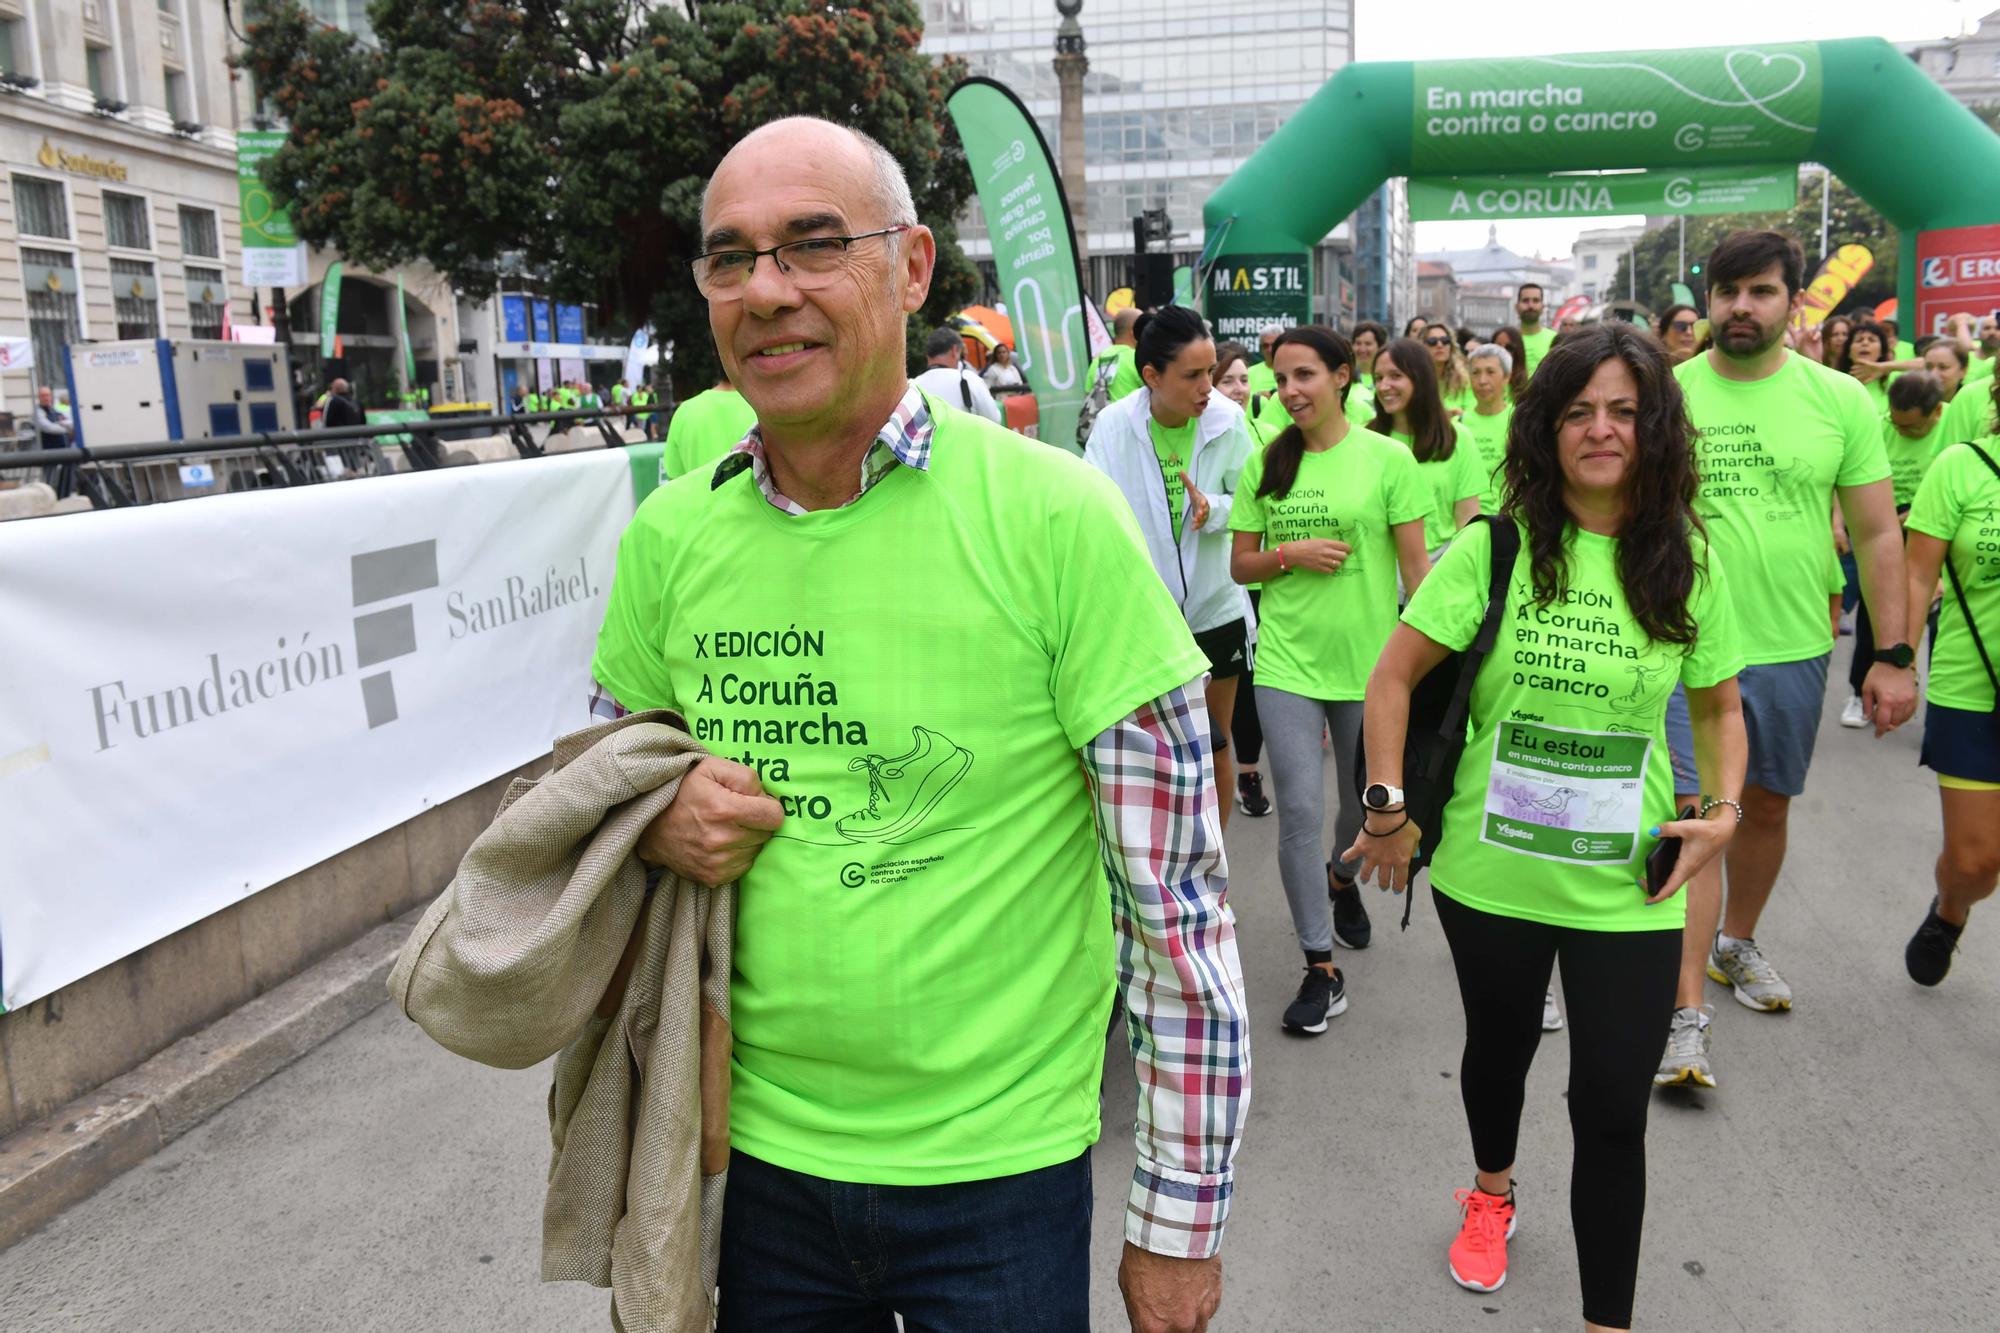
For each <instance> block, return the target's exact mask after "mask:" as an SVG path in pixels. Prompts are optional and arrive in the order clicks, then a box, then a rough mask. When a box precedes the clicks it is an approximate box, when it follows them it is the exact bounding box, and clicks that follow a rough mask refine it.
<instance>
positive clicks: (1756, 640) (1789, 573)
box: [1674, 353, 1889, 666]
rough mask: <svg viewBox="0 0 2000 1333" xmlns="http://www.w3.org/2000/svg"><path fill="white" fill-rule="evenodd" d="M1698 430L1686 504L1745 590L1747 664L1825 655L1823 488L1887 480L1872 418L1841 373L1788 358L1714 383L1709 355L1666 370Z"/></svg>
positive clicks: (1828, 540) (1828, 498) (1826, 491)
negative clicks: (1696, 469) (1758, 372)
mask: <svg viewBox="0 0 2000 1333" xmlns="http://www.w3.org/2000/svg"><path fill="white" fill-rule="evenodd" d="M1674 377H1675V378H1676V379H1677V380H1679V381H1680V385H1681V391H1682V392H1683V393H1684V394H1685V395H1686V397H1687V406H1688V415H1689V417H1690V418H1692V419H1693V421H1694V426H1695V430H1696V432H1697V433H1698V434H1699V435H1700V436H1701V441H1700V444H1699V450H1700V467H1701V474H1700V480H1701V490H1700V492H1699V493H1698V494H1697V495H1696V496H1695V509H1696V511H1697V512H1699V513H1700V515H1701V517H1702V521H1703V523H1704V524H1706V525H1707V528H1708V536H1709V540H1710V541H1711V542H1713V543H1714V544H1715V550H1716V552H1717V554H1718V555H1719V556H1720V557H1721V562H1722V564H1723V565H1724V566H1725V567H1726V568H1727V569H1728V570H1729V573H1730V579H1731V581H1732V582H1733V583H1734V584H1735V585H1736V586H1737V587H1738V588H1739V589H1742V590H1743V593H1742V595H1743V596H1745V597H1754V598H1755V599H1756V601H1755V607H1756V613H1755V614H1754V615H1751V614H1745V615H1744V616H1743V617H1742V618H1741V619H1742V621H1743V625H1742V633H1743V650H1744V652H1745V653H1746V654H1747V655H1748V661H1749V662H1750V664H1751V665H1753V666H1760V665H1764V664H1767V663H1771V662H1802V661H1805V660H1806V659H1808V658H1813V657H1818V656H1820V655H1821V654H1823V653H1829V652H1832V651H1833V627H1832V626H1831V625H1830V624H1829V623H1828V621H1827V615H1826V603H1825V602H1823V601H1821V600H1820V597H1821V594H1820V593H1817V592H1814V591H1813V589H1815V588H1818V587H1820V586H1821V585H1822V584H1823V583H1824V582H1825V574H1826V564H1827V561H1828V560H1829V559H1830V558H1831V557H1832V553H1833V492H1834V488H1835V487H1836V486H1864V485H1867V484H1868V483H1870V482H1875V481H1881V480H1882V479H1883V478H1885V477H1887V476H1888V475H1889V461H1888V459H1887V458H1886V457H1885V456H1884V455H1883V452H1882V429H1881V426H1880V421H1881V414H1880V413H1879V412H1878V411H1877V410H1876V407H1875V400H1874V399H1873V398H1871V397H1869V395H1868V393H1867V391H1866V390H1864V389H1863V388H1862V387H1861V384H1860V382H1859V381H1858V380H1856V379H1855V378H1854V377H1853V376H1851V375H1843V374H1841V373H1840V372H1838V371H1835V370H1830V369H1828V368H1827V367H1825V366H1822V365H1820V364H1819V363H1818V362H1817V361H1812V360H1809V359H1807V358H1806V357H1803V356H1799V355H1797V354H1796V353H1792V354H1788V355H1787V356H1786V357H1785V360H1784V363H1783V364H1782V365H1781V366H1780V367H1779V368H1778V370H1777V372H1776V373H1775V374H1772V375H1769V376H1766V377H1765V378H1764V379H1761V380H1755V381H1751V382H1748V383H1745V382H1741V381H1737V380H1726V379H1724V378H1723V377H1722V376H1721V375H1719V374H1717V373H1716V371H1715V368H1714V367H1713V366H1711V365H1710V364H1709V356H1708V354H1707V353H1704V354H1703V355H1701V356H1697V357H1694V358H1692V359H1691V360H1688V361H1684V362H1682V363H1681V364H1680V365H1678V366H1676V367H1674Z"/></svg>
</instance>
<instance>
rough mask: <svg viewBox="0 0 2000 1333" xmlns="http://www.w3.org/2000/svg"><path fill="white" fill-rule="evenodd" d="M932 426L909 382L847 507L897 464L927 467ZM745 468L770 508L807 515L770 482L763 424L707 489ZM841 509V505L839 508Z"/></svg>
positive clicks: (921, 398) (928, 412)
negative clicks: (754, 479)
mask: <svg viewBox="0 0 2000 1333" xmlns="http://www.w3.org/2000/svg"><path fill="white" fill-rule="evenodd" d="M935 428H936V423H935V422H934V421H933V420H932V418H931V408H930V404H929V403H928V402H926V401H925V400H924V395H923V392H922V390H920V389H918V388H917V386H916V385H915V384H911V385H910V386H909V388H907V389H906V390H904V392H903V397H902V400H901V401H900V402H898V403H897V404H896V410H895V411H893V412H891V413H890V414H889V420H888V421H887V422H885V423H884V424H883V426H882V429H881V430H879V431H877V432H876V433H875V443H874V444H873V445H871V446H869V449H868V453H867V454H866V455H865V456H864V457H863V458H862V460H861V489H860V490H858V491H856V492H855V493H854V500H849V501H848V502H847V504H850V505H851V504H853V503H854V501H855V500H859V499H860V498H861V497H862V496H864V495H866V494H868V488H869V487H870V486H873V485H874V484H875V483H876V482H878V481H880V480H882V478H884V477H886V476H888V475H889V472H890V469H892V468H894V467H895V466H896V465H897V464H899V463H900V464H902V465H903V466H904V467H913V468H915V469H917V471H919V472H924V471H928V470H929V468H930V465H931V433H932V431H933V430H934V429H935ZM744 468H750V469H751V475H752V476H754V477H755V478H756V479H757V489H758V490H759V491H761V492H763V495H764V498H765V499H766V500H769V501H770V502H771V503H772V504H773V505H774V506H776V507H777V508H779V509H782V510H784V511H785V512H786V513H787V514H803V513H805V512H807V511H806V509H805V507H804V506H803V505H800V504H799V503H797V502H796V501H794V500H792V499H790V498H789V497H788V496H786V495H785V493H784V492H783V491H781V490H779V489H778V484H777V482H775V481H774V480H772V478H771V458H770V455H769V454H768V453H766V452H765V449H764V428H763V427H762V426H752V427H751V428H750V433H749V434H748V435H745V436H744V437H743V438H742V440H740V441H739V442H738V443H737V445H736V447H735V448H734V449H731V450H730V451H729V452H728V453H727V454H726V455H724V456H723V459H722V462H720V463H718V464H717V465H716V468H715V475H714V477H713V478H712V479H711V480H710V481H709V483H708V486H709V489H710V490H714V489H715V488H716V487H718V486H720V485H722V483H723V482H725V481H728V480H729V479H730V478H731V477H733V476H735V475H736V474H737V473H739V472H741V471H742V470H743V469H744ZM846 507H847V505H842V506H841V508H843V509H845V508H846Z"/></svg>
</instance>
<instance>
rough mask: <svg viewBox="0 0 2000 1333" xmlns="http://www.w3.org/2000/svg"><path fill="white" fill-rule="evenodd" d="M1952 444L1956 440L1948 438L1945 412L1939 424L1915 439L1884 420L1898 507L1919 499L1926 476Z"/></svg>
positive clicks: (1884, 440) (1885, 449) (1886, 450)
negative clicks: (1920, 485) (1948, 445)
mask: <svg viewBox="0 0 2000 1333" xmlns="http://www.w3.org/2000/svg"><path fill="white" fill-rule="evenodd" d="M1948 443H1952V441H1949V440H1947V439H1946V438H1945V433H1944V415H1943V414H1942V413H1940V414H1939V415H1938V420H1937V424H1936V425H1935V426H1932V427H1931V428H1930V431H1929V432H1928V433H1927V434H1925V435H1924V436H1922V437H1921V438H1919V439H1915V440H1913V439H1911V438H1910V437H1909V436H1907V435H1905V434H1903V432H1901V431H1899V430H1897V429H1896V423H1895V422H1894V421H1892V420H1891V419H1890V418H1889V417H1888V416H1886V415H1885V416H1884V417H1883V418H1882V452H1883V453H1885V454H1887V455H1888V458H1889V484H1890V485H1891V486H1893V487H1895V490H1896V508H1898V509H1901V508H1902V507H1903V506H1905V505H1907V504H1909V503H1910V501H1912V500H1914V499H1916V498H1917V486H1918V484H1919V483H1920V482H1922V481H1923V479H1924V473H1926V472H1928V471H1929V470H1930V466H1931V463H1932V461H1933V460H1935V459H1936V458H1937V456H1938V451H1939V450H1941V449H1943V448H1944V446H1945V445H1946V444H1948Z"/></svg>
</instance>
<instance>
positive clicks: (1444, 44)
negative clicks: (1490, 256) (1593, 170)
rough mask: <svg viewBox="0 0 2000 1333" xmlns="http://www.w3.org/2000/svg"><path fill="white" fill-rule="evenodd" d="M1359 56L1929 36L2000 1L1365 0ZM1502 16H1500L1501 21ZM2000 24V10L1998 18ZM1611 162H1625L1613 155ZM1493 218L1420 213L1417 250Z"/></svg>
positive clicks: (1358, 29) (1475, 239)
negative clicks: (1433, 217) (1428, 217)
mask: <svg viewBox="0 0 2000 1333" xmlns="http://www.w3.org/2000/svg"><path fill="white" fill-rule="evenodd" d="M1354 10H1355V33H1354V46H1355V55H1356V57H1357V58H1358V59H1361V60H1451V59H1462V58H1473V57H1481V56H1525V55H1549V54H1562V53H1567V52H1571V51H1629V50H1643V49H1646V48H1664V47H1677V46H1718V45H1722V44H1724V43H1730V42H1784V41H1794V42H1796V41H1818V40H1822V39H1825V38H1830V37H1871V36H1873V37H1886V38H1888V39H1889V40H1890V41H1892V42H1905V41H1928V40H1935V39H1937V38H1940V37H1951V36H1955V35H1957V34H1958V32H1959V31H1960V30H1961V27H1963V29H1965V30H1968V31H1969V30H1971V29H1973V28H1976V27H1977V26H1978V25H1979V20H1980V18H1981V17H1982V16H1984V15H1985V14H1988V13H1992V12H1994V11H1995V10H2000V0H1964V2H1963V3H1953V0H1893V3H1884V0H1810V3H1808V2H1807V0H1668V2H1667V3H1654V4H1626V3H1618V0H1529V2H1528V3H1508V2H1507V0H1471V2H1468V0H1429V3H1422V2H1421V0H1419V2H1418V3H1409V2H1408V0H1355V5H1354ZM1496 19H1499V20H1500V21H1498V22H1496V21H1495V20H1496ZM1996 22H1997V23H2000V21H1996ZM1604 165H1605V166H1607V167H1610V166H1618V165H1622V164H1619V163H1611V162H1607V163H1605V164H1604ZM1644 220H1645V219H1644V218H1638V217H1633V218H1589V219H1567V218H1543V219H1537V220H1535V221H1525V222H1501V223H1498V224H1497V225H1498V226H1499V228H1500V243H1501V244H1502V245H1505V246H1508V247H1510V248H1512V249H1514V250H1518V251H1520V252H1521V253H1522V254H1529V255H1531V254H1534V253H1535V252H1536V251H1537V250H1539V251H1540V252H1541V253H1542V254H1544V255H1548V256H1551V257H1554V256H1559V255H1567V254H1568V253H1569V251H1570V244H1571V242H1573V241H1574V240H1575V239H1576V234H1577V232H1579V231H1581V230H1583V229H1584V228H1586V227H1615V226H1623V225H1627V224H1636V223H1640V222H1643V221H1644ZM1488 225H1489V224H1488V223H1486V222H1419V223H1418V224H1417V248H1418V249H1419V250H1460V249H1472V248H1475V247H1477V246H1481V245H1484V244H1485V243H1486V228H1487V227H1488Z"/></svg>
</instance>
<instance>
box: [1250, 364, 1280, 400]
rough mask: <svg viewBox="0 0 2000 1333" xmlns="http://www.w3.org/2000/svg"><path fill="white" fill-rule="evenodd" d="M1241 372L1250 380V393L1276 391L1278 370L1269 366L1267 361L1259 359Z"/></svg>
mask: <svg viewBox="0 0 2000 1333" xmlns="http://www.w3.org/2000/svg"><path fill="white" fill-rule="evenodd" d="M1243 373H1244V375H1245V377H1246V378H1248V379H1249V381H1250V392H1251V393H1276V392H1277V390H1278V372H1277V371H1275V370H1273V369H1272V368H1271V363H1270V362H1269V361H1259V362H1258V363H1257V364H1256V365H1254V366H1252V367H1250V368H1249V369H1248V370H1246V371H1244V372H1243Z"/></svg>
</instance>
